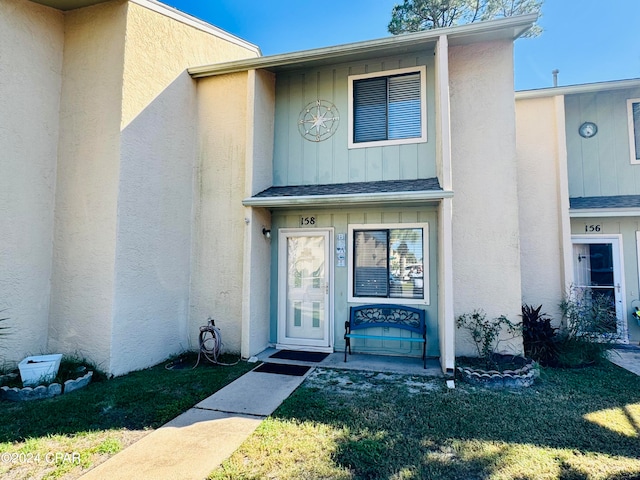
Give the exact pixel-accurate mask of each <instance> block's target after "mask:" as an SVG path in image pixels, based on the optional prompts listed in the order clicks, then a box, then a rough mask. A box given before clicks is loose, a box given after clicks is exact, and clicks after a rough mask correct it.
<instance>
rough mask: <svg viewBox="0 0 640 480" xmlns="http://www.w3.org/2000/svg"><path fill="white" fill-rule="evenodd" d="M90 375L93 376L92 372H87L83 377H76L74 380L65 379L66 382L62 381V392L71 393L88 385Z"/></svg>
mask: <svg viewBox="0 0 640 480" xmlns="http://www.w3.org/2000/svg"><path fill="white" fill-rule="evenodd" d="M91 377H93V372H89V373H87V374H86V375H84V376H83V377H80V378H76V379H75V380H67V381H66V382H64V393H71V392H73V391H75V390H78V389H80V388H82V387H86V386H87V385H89V382H90V381H91Z"/></svg>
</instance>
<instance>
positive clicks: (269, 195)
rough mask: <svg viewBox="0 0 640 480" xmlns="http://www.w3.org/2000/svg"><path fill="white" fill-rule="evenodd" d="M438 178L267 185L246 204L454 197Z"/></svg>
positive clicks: (435, 199)
mask: <svg viewBox="0 0 640 480" xmlns="http://www.w3.org/2000/svg"><path fill="white" fill-rule="evenodd" d="M452 195H453V192H445V191H444V190H443V189H442V187H440V183H439V182H438V179H437V178H421V179H416V180H381V181H375V182H353V183H331V184H323V185H288V186H275V187H270V188H267V189H266V190H263V191H262V192H260V193H258V194H256V195H254V196H253V197H251V198H247V199H245V200H244V202H243V203H244V204H245V205H251V206H263V207H264V206H268V207H271V206H273V207H277V206H281V207H285V206H287V205H294V204H303V203H306V204H315V205H327V206H328V205H339V204H372V203H414V204H415V203H424V202H433V201H437V200H438V199H441V198H445V197H450V196H452Z"/></svg>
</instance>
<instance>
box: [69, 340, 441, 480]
mask: <svg viewBox="0 0 640 480" xmlns="http://www.w3.org/2000/svg"><path fill="white" fill-rule="evenodd" d="M275 351H276V350H274V349H269V350H266V351H264V352H263V353H261V354H260V355H259V356H258V359H259V360H261V361H266V360H268V361H269V362H270V363H284V364H295V365H306V366H309V367H311V369H310V370H309V371H308V372H307V373H306V374H304V375H303V376H292V375H281V374H274V373H261V372H255V371H251V372H248V373H246V374H244V375H243V376H241V377H240V378H238V379H237V380H235V381H234V382H232V383H230V384H229V385H227V386H226V387H224V388H223V389H221V390H219V391H217V392H216V393H214V394H213V395H211V396H210V397H208V398H206V399H204V400H202V401H201V402H200V403H198V404H197V405H195V406H194V407H193V408H191V409H189V410H187V411H186V412H185V413H183V414H182V415H180V416H178V417H176V418H175V419H173V420H172V421H170V422H169V423H167V424H166V425H163V426H162V427H160V428H159V429H157V430H154V431H153V432H151V433H150V434H149V435H147V436H146V437H143V438H142V439H140V440H139V441H138V442H136V443H134V444H133V445H131V446H130V447H128V448H126V449H124V450H123V451H122V452H120V453H118V454H117V455H114V456H113V457H111V458H110V459H108V460H107V461H105V462H104V463H102V464H100V465H98V466H97V467H95V468H94V469H92V470H89V471H88V472H87V473H86V474H84V475H83V476H82V477H81V479H82V480H104V479H109V480H130V479H136V480H147V479H148V480H203V479H205V478H206V477H207V475H209V474H210V473H211V472H212V471H213V470H214V469H215V468H216V467H217V466H219V465H220V464H221V463H222V462H223V461H224V460H226V459H227V458H228V457H229V456H230V455H231V454H232V453H233V452H234V451H235V450H236V449H237V448H238V447H239V446H240V445H241V444H242V442H244V441H245V439H246V438H247V437H249V435H251V434H252V433H253V431H254V430H255V429H256V428H257V427H258V425H260V422H262V420H264V419H265V418H266V417H267V416H269V415H271V413H273V411H274V410H275V409H276V408H278V406H280V404H281V403H282V402H283V401H284V400H285V399H286V398H287V397H288V396H289V395H291V393H293V391H294V390H295V389H296V388H298V386H300V384H301V383H302V382H303V381H304V380H305V378H306V377H307V376H308V375H309V374H310V373H311V372H312V371H313V368H314V367H315V366H321V367H328V368H347V369H354V370H369V371H380V372H395V373H402V374H410V375H428V376H442V371H441V370H440V367H439V364H438V363H437V362H436V361H435V360H431V361H429V362H428V368H427V369H423V368H422V361H421V360H420V359H416V358H401V357H378V356H374V355H353V356H351V357H350V358H349V361H348V362H347V363H344V356H343V354H341V353H334V354H331V355H329V356H328V357H327V358H326V359H325V360H323V361H322V362H320V363H311V362H300V361H290V360H280V359H271V358H269V356H270V355H271V354H273V353H275ZM221 368H224V367H221ZM150 401H153V399H150Z"/></svg>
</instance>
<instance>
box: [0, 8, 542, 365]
mask: <svg viewBox="0 0 640 480" xmlns="http://www.w3.org/2000/svg"><path fill="white" fill-rule="evenodd" d="M51 5H54V6H60V5H62V4H59V3H58V2H50V1H48V0H42V1H38V2H32V1H28V0H7V1H6V2H2V3H1V4H0V13H1V14H0V26H1V28H0V39H1V40H2V41H0V49H2V50H1V51H0V53H2V55H0V62H1V63H0V66H2V67H3V68H2V69H0V71H2V72H3V74H2V75H3V78H2V81H0V96H2V98H3V99H6V102H7V103H6V105H7V109H6V111H8V112H11V115H5V116H3V117H2V118H1V119H0V144H1V145H2V147H1V150H2V151H3V152H4V154H3V155H4V157H3V169H4V171H5V172H7V173H8V174H7V175H4V176H2V177H0V182H1V185H2V186H1V187H0V191H2V194H3V198H4V201H3V202H0V219H1V220H2V222H3V223H6V224H7V225H11V226H13V228H10V229H8V232H7V234H6V235H5V239H4V241H3V242H2V243H0V257H1V258H2V262H0V287H1V294H0V295H1V297H0V301H2V302H4V305H6V308H7V311H6V313H7V315H8V316H9V317H11V322H12V328H13V330H14V331H15V332H16V334H14V335H11V336H10V337H8V338H7V342H9V343H7V345H8V346H9V349H8V350H7V351H8V354H7V356H6V357H5V360H8V361H17V360H20V358H21V356H23V355H25V354H29V353H41V352H45V351H59V352H61V353H76V354H80V355H83V356H86V357H88V358H90V359H92V360H94V361H95V362H97V363H98V364H99V365H100V366H101V367H102V368H103V369H105V370H106V371H108V372H109V373H111V374H114V375H119V374H123V373H126V372H128V371H131V370H134V369H139V368H144V367H147V366H150V365H153V364H154V363H157V362H158V361H161V360H162V359H163V358H166V357H167V356H169V355H171V354H175V353H178V352H179V351H181V350H182V349H188V348H196V347H197V338H198V333H199V327H200V326H201V325H203V324H204V323H205V322H206V319H207V317H213V318H214V319H215V320H216V324H217V325H218V326H219V327H220V328H221V331H222V333H223V342H224V347H225V349H226V350H229V351H236V352H240V353H241V354H242V356H243V357H245V358H247V357H249V356H251V355H255V354H257V353H259V352H260V351H262V350H263V349H264V348H266V347H267V346H270V345H275V346H277V347H280V348H290V349H308V350H320V351H334V350H338V349H341V348H343V346H344V341H343V338H342V336H343V328H344V321H345V320H346V318H347V315H348V309H349V306H351V305H359V304H370V303H376V304H389V303H400V304H404V305H410V306H414V307H417V308H420V309H423V310H424V311H425V312H426V316H427V337H428V343H427V355H428V356H430V357H434V358H438V359H439V360H440V363H441V365H442V368H443V370H444V371H445V372H451V371H452V369H453V368H454V363H455V356H456V355H460V354H468V353H472V352H473V348H472V346H471V344H470V343H468V341H467V340H468V339H467V338H466V337H465V336H464V335H458V334H457V332H456V329H455V317H456V316H457V315H459V314H461V313H464V312H469V311H471V310H473V309H476V308H482V309H484V310H485V311H486V312H487V314H488V315H490V316H498V315H503V314H504V315H507V316H509V317H510V318H512V319H514V320H515V319H516V318H517V317H518V315H519V313H520V304H521V299H522V290H521V281H522V280H521V278H522V277H521V270H522V269H521V250H520V241H521V231H522V224H521V222H520V214H521V206H520V203H521V196H520V192H519V184H518V172H519V170H518V163H517V161H516V128H515V118H516V117H515V115H516V114H515V102H514V98H513V41H514V40H515V39H516V38H517V37H518V36H520V35H521V34H522V33H523V32H525V31H526V30H527V29H528V28H530V26H531V24H532V23H533V21H535V16H534V15H533V16H523V17H513V18H507V19H501V20H496V21H491V22H484V23H477V24H471V25H466V26H460V27H454V28H446V29H440V30H433V31H427V32H421V33H416V34H409V35H403V36H397V37H389V38H384V39H380V40H373V41H367V42H361V43H355V44H349V45H339V46H335V47H328V48H322V49H317V50H312V51H304V52H294V53H290V54H283V55H275V56H266V57H261V56H260V52H259V50H258V48H257V47H255V46H253V45H251V44H248V43H247V42H245V41H243V40H241V39H238V38H237V37H234V36H233V35H229V34H227V33H226V32H222V31H220V30H219V29H216V28H215V27H212V26H211V25H208V24H205V23H204V22H201V21H199V20H197V19H194V18H193V17H189V16H187V15H184V14H182V13H180V12H177V11H175V10H174V9H171V8H168V7H166V6H164V5H162V4H160V3H158V2H155V1H152V0H128V1H125V0H107V1H91V0H69V1H68V2H64V6H63V7H61V8H60V9H59V8H53V7H52V6H51ZM198 65H204V66H198ZM25 72H29V74H28V75H25ZM380 333H381V335H386V332H384V331H382V332H380ZM4 341H5V340H4V339H3V342H4ZM411 345H412V344H410V343H408V342H402V341H397V340H394V341H391V340H389V341H367V342H362V343H360V344H357V349H358V350H359V351H366V352H375V353H388V354H398V355H415V356H419V355H420V350H419V349H418V348H416V347H415V345H414V346H413V347H412V346H411ZM354 346H355V345H354ZM512 348H513V351H515V352H518V351H521V345H520V344H519V342H518V341H516V342H515V343H513V344H512Z"/></svg>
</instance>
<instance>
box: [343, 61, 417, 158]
mask: <svg viewBox="0 0 640 480" xmlns="http://www.w3.org/2000/svg"><path fill="white" fill-rule="evenodd" d="M425 75H426V68H425V67H415V68H409V69H402V70H394V71H392V72H378V73H375V74H365V75H353V76H351V77H349V92H350V99H351V100H350V104H349V124H350V126H349V135H350V138H349V147H350V148H358V147H368V146H377V145H394V144H403V143H417V142H426V140H427V135H426V131H427V129H426V123H427V122H426V102H425V97H426V86H425V85H426V83H425Z"/></svg>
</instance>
